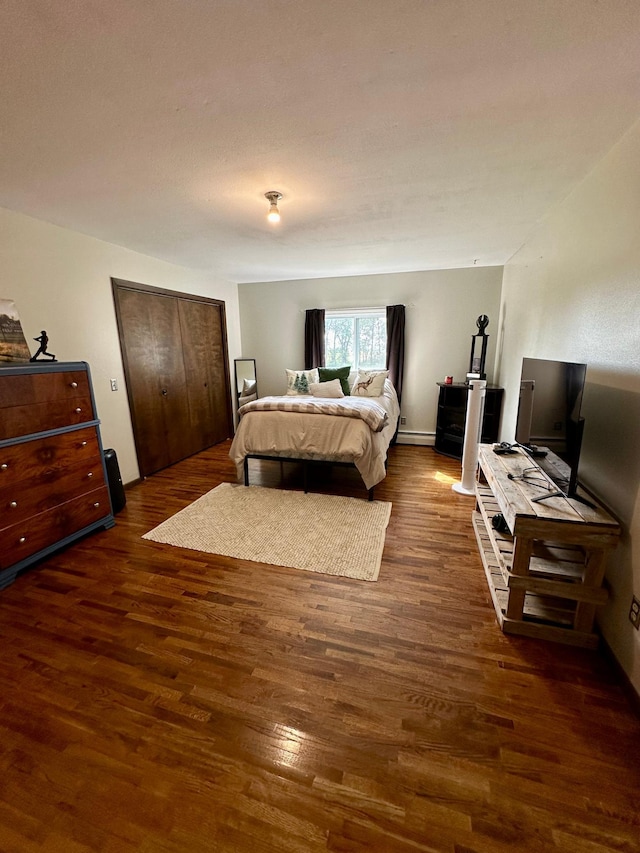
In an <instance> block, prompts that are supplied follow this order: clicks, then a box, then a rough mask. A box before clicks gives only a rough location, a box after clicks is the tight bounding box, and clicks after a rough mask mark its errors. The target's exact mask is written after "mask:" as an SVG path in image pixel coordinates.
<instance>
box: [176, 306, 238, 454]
mask: <svg viewBox="0 0 640 853" xmlns="http://www.w3.org/2000/svg"><path fill="white" fill-rule="evenodd" d="M180 324H181V329H182V351H183V357H184V364H185V371H186V375H187V396H188V399H189V414H190V418H191V426H192V429H193V432H194V435H195V436H197V440H198V442H199V444H200V446H199V447H198V450H202V449H204V448H205V447H210V446H211V445H212V444H217V443H218V442H220V441H224V440H225V439H226V438H229V437H230V435H231V431H232V430H231V411H230V401H229V393H228V376H227V370H228V368H227V354H226V348H225V345H224V338H225V332H224V322H223V314H222V307H221V306H220V305H212V304H208V303H204V302H196V301H191V300H187V299H182V300H180Z"/></svg>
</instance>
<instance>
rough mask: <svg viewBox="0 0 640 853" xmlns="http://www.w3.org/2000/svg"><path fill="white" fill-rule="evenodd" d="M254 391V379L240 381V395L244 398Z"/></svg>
mask: <svg viewBox="0 0 640 853" xmlns="http://www.w3.org/2000/svg"><path fill="white" fill-rule="evenodd" d="M255 390H256V380H255V379H243V380H242V395H243V396H246V395H247V394H253V393H255Z"/></svg>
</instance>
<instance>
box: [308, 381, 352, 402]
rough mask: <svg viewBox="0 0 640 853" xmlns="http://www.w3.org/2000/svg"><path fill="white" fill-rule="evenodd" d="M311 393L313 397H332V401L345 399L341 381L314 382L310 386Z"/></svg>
mask: <svg viewBox="0 0 640 853" xmlns="http://www.w3.org/2000/svg"><path fill="white" fill-rule="evenodd" d="M309 393H310V394H311V395H312V396H313V397H331V398H332V399H338V398H339V397H344V392H343V390H342V385H341V384H340V380H339V379H330V380H329V381H328V382H312V383H311V385H309Z"/></svg>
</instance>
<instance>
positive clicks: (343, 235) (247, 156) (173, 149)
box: [0, 0, 640, 282]
mask: <svg viewBox="0 0 640 853" xmlns="http://www.w3.org/2000/svg"><path fill="white" fill-rule="evenodd" d="M639 45H640V2H639V0H2V6H1V11H0V82H1V85H2V90H1V91H2V95H1V98H2V102H1V104H0V106H1V118H0V146H1V154H2V156H1V158H0V206H2V207H6V208H10V209H12V210H16V211H21V212H23V213H26V214H29V215H31V216H35V217H37V218H39V219H43V220H46V221H48V222H52V223H55V224H57V225H62V226H65V227H67V228H72V229H74V230H76V231H80V232H82V233H84V234H90V235H93V236H95V237H99V238H101V239H103V240H107V241H109V242H110V243H116V244H118V245H121V246H126V247H128V248H131V249H134V250H136V251H138V252H143V253H145V254H148V255H152V256H154V257H158V258H163V259H165V260H168V261H172V262H175V263H177V264H181V265H184V266H189V267H197V268H204V269H210V270H212V271H213V272H215V273H216V274H218V275H221V276H223V277H224V278H227V279H230V280H232V281H238V282H246V281H270V280H279V279H293V278H309V277H324V276H340V275H355V274H364V273H381V272H397V271H405V270H421V269H436V268H447V267H459V266H470V265H472V264H474V263H476V264H478V265H488V264H489V265H493V264H503V263H504V262H506V261H507V260H508V258H509V257H510V256H511V255H512V254H513V253H514V252H515V251H516V250H517V249H518V248H519V247H520V245H521V244H522V243H523V242H524V240H525V239H526V237H527V235H528V234H529V233H530V231H531V230H532V228H533V227H534V226H535V223H536V222H537V221H538V220H539V219H540V218H541V217H542V216H544V214H545V213H546V212H547V211H548V210H549V209H550V208H551V207H552V206H553V205H554V204H556V203H557V202H559V201H560V200H561V199H562V198H564V197H565V196H566V195H567V194H568V192H569V191H570V190H571V188H572V187H573V186H574V185H575V184H576V183H577V182H579V181H580V180H581V179H582V178H583V177H584V176H585V175H586V174H587V173H588V172H589V170H590V169H591V168H593V166H595V164H596V163H597V162H598V161H599V160H600V159H601V158H602V157H603V156H604V154H605V153H606V152H607V151H608V150H609V149H610V148H611V147H612V146H613V145H614V144H615V142H617V140H618V139H619V138H620V137H621V136H622V134H623V133H624V132H625V131H626V130H627V129H628V128H629V127H630V126H631V125H632V124H633V123H634V121H635V120H636V119H637V118H638V116H639V115H640V62H639V60H640V50H639ZM267 190H279V191H280V192H282V193H283V194H284V198H283V200H282V202H281V205H280V209H281V212H282V222H281V223H280V225H279V226H275V227H274V226H272V225H269V224H268V223H267V221H266V212H267V207H268V205H267V202H266V200H265V198H264V193H265V192H266V191H267Z"/></svg>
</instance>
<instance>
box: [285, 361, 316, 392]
mask: <svg viewBox="0 0 640 853" xmlns="http://www.w3.org/2000/svg"><path fill="white" fill-rule="evenodd" d="M286 374H287V396H288V397H297V396H299V395H300V394H303V395H308V394H309V385H311V384H312V383H313V382H319V381H320V380H319V378H318V368H317V367H314V368H312V369H311V370H286Z"/></svg>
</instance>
